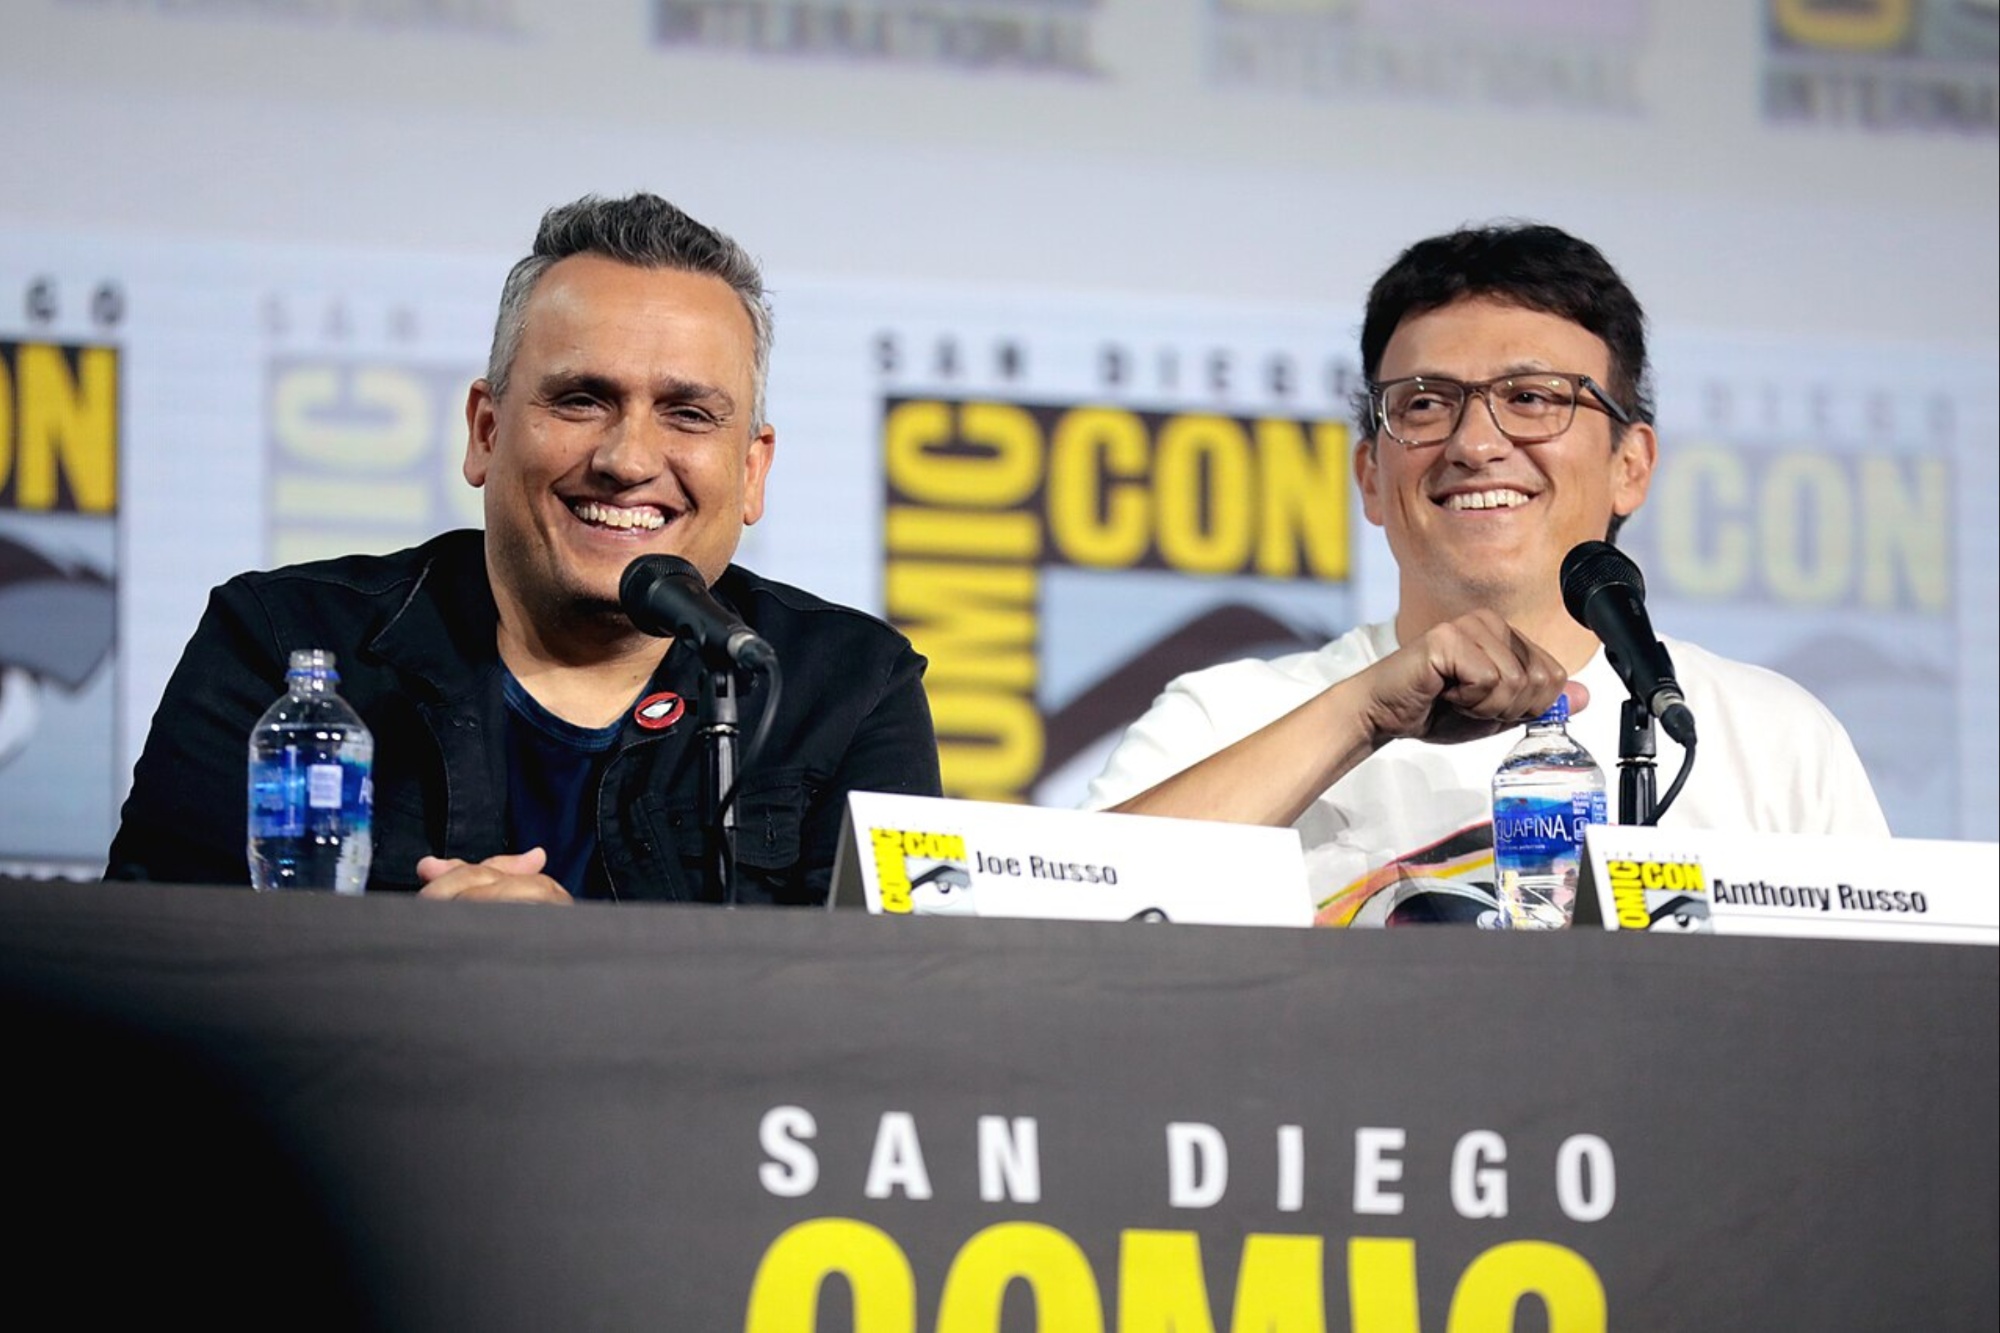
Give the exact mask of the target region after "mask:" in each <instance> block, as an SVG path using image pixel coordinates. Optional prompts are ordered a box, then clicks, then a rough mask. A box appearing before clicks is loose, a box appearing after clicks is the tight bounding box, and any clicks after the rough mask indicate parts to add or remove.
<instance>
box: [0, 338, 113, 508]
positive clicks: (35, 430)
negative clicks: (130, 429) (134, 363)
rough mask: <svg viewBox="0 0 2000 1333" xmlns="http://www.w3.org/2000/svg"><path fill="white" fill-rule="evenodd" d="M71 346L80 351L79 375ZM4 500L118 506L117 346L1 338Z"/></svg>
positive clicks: (0, 487) (0, 494) (0, 497)
mask: <svg viewBox="0 0 2000 1333" xmlns="http://www.w3.org/2000/svg"><path fill="white" fill-rule="evenodd" d="M67 351H74V352H75V354H76V373H75V374H74V375H72V374H71V373H70V365H69V358H68V357H66V356H65V355H64V353H65V352H67ZM9 360H11V361H12V363H13V374H12V376H11V380H12V383H11V384H10V383H9V379H10V376H9V375H8V373H7V363H8V361H9ZM63 483H67V491H68V499H69V503H68V504H64V503H63V495H64V489H65V488H64V485H63ZM0 504H4V507H8V508H14V509H23V510H34V511H46V510H53V509H55V508H57V507H58V506H59V505H60V506H61V507H62V508H64V509H71V508H73V509H74V510H75V511H76V512H79V513H85V514H108V513H111V512H112V511H113V510H114V509H116V508H117V505H118V354H117V352H116V351H115V350H113V349H112V348H109V347H78V348H64V347H58V346H56V345H54V344H51V343H20V344H0Z"/></svg>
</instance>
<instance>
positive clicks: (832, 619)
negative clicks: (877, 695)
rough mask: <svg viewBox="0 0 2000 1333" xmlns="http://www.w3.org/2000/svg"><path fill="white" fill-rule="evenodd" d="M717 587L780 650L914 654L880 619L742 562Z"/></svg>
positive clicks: (725, 575)
mask: <svg viewBox="0 0 2000 1333" xmlns="http://www.w3.org/2000/svg"><path fill="white" fill-rule="evenodd" d="M715 591H716V593H717V594H718V595H719V596H720V597H721V598H722V600H723V601H724V602H726V603H728V604H729V605H730V606H732V607H734V608H735V610H736V613H737V614H738V615H740V616H742V617H743V621H744V623H745V624H747V625H749V626H750V627H751V628H752V629H754V630H756V631H757V632H758V633H759V634H761V635H763V636H764V638H766V639H768V640H770V642H771V646H772V647H774V648H776V649H777V650H778V651H779V652H780V653H781V654H782V653H784V652H785V651H787V650H788V649H796V650H799V651H810V652H815V653H818V652H827V651H834V652H855V651H860V652H866V653H879V654H882V655H884V656H889V657H897V656H901V655H903V654H909V655H910V656H912V657H914V656H915V655H916V650H915V649H914V648H912V647H911V645H910V641H909V640H908V639H907V638H905V637H904V636H903V635H902V634H901V633H900V632H899V631H897V630H896V629H895V628H894V627H893V626H891V625H890V624H888V622H886V621H884V620H882V619H880V618H879V617H877V616H872V615H870V614H869V613H868V612H866V611H862V610H859V609H857V608H855V607H852V606H843V605H842V604H840V603H839V602H831V601H828V600H827V599H826V598H824V597H821V596H819V595H817V594H816V593H810V592H807V591H806V590H805V589H804V588H800V587H796V586H794V585H792V584H789V583H781V582H779V581H778V580H777V579H770V578H765V577H764V576H763V575H761V574H758V573H756V572H755V571H753V570H749V569H745V568H744V567H743V566H741V565H731V566H729V568H727V569H725V570H724V571H723V572H722V577H721V578H719V579H717V580H716V581H715Z"/></svg>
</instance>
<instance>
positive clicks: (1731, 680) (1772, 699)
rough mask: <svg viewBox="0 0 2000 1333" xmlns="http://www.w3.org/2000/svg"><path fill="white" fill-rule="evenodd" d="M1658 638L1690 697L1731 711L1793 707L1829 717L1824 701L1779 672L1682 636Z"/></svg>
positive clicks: (1829, 718) (1830, 715)
mask: <svg viewBox="0 0 2000 1333" xmlns="http://www.w3.org/2000/svg"><path fill="white" fill-rule="evenodd" d="M1660 642H1661V643H1663V644H1665V645H1666V648H1667V651H1668V652H1669V653H1670V654H1671V655H1672V656H1673V659H1674V670H1675V672H1676V674H1678V675H1679V677H1680V682H1681V687H1682V689H1684V690H1687V691H1689V692H1690V696H1689V697H1690V700H1691V701H1692V700H1693V698H1694V697H1695V694H1697V693H1698V694H1700V695H1702V696H1706V698H1705V699H1704V700H1703V701H1704V702H1709V701H1712V702H1714V703H1717V704H1720V705H1722V706H1723V707H1725V708H1727V709H1730V710H1731V711H1735V710H1752V711H1758V712H1768V711H1769V710H1772V709H1778V710H1788V709H1793V710H1800V711H1803V712H1808V713H1811V714H1813V715H1815V716H1824V717H1826V718H1827V719H1828V720H1832V716H1833V715H1832V714H1831V713H1830V712H1829V711H1828V710H1827V707H1826V705H1825V704H1823V703H1821V702H1820V701H1819V699H1818V698H1816V697H1815V696H1814V695H1813V693H1812V692H1811V691H1810V690H1808V689H1806V687H1805V686H1803V685H1801V684H1799V683H1798V682H1797V681H1795V680H1793V679H1792V678H1791V677H1790V676H1787V675H1784V674H1783V673H1782V672H1778V671H1773V670H1771V669H1770V668H1769V667H1762V666H1757V665H1755V664H1754V663H1750V662H1739V661H1737V660H1736V659H1735V658H1733V657H1724V656H1723V655H1722V654H1721V653H1718V652H1713V651H1711V650H1709V649H1707V648H1704V647H1702V646H1701V645H1700V644H1698V643H1690V642H1688V641H1687V640H1685V639H1673V638H1666V637H1662V638H1661V640H1660Z"/></svg>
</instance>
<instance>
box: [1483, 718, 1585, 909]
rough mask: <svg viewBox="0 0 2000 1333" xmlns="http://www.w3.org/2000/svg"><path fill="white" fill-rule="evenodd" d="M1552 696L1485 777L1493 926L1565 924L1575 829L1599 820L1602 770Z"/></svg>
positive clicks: (1574, 872) (1577, 864) (1570, 904)
mask: <svg viewBox="0 0 2000 1333" xmlns="http://www.w3.org/2000/svg"><path fill="white" fill-rule="evenodd" d="M1568 724H1569V700H1568V698H1567V697H1564V696H1560V695H1559V696H1557V698H1556V701H1555V703H1554V704H1553V705H1552V706H1551V707H1550V708H1549V710H1548V711H1547V712H1546V713H1543V714H1542V715H1541V716H1540V717H1538V718H1536V719H1535V720H1534V721H1533V722H1530V723H1529V724H1528V734H1527V735H1526V736H1524V737H1522V738H1521V743H1520V744H1519V745H1516V746H1515V747H1514V748H1513V749H1512V750H1510V751H1508V753H1507V757H1506V758H1505V759H1503V760H1501V761H1500V769H1499V771H1498V772H1496V773H1495V774H1494V775H1493V867H1494V869H1495V871H1497V872H1498V879H1499V884H1498V893H1499V898H1500V923H1501V924H1502V925H1503V926H1509V927H1513V928H1515V929H1529V930H1546V929H1552V928H1560V927H1563V926H1567V925H1568V924H1569V919H1570V913H1571V911H1572V910H1573V909H1574V907H1575V905H1576V891H1577V883H1578V881H1579V880H1580V879H1581V877H1582V869H1583V830H1584V827H1585V826H1586V825H1589V824H1602V823H1605V822H1606V820H1605V814H1604V770H1603V769H1601V768H1599V767H1598V766H1597V761H1596V760H1594V759H1592V758H1591V757H1590V751H1588V750H1586V749H1584V748H1583V747H1582V746H1581V745H1578V744H1577V743H1576V742H1575V741H1574V740H1572V739H1571V738H1570V734H1569V725H1568Z"/></svg>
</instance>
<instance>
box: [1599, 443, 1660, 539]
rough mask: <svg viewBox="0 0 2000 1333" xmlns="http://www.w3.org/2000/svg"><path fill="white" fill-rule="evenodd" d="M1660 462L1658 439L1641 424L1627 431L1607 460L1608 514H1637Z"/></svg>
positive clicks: (1622, 515)
mask: <svg viewBox="0 0 2000 1333" xmlns="http://www.w3.org/2000/svg"><path fill="white" fill-rule="evenodd" d="M1659 460H1660V437H1659V436H1658V435H1657V434H1656V433H1655V432H1654V430H1653V428H1652V427H1651V426H1649V425H1647V424H1646V423H1644V422H1640V423H1639V424H1637V425H1635V426H1632V427H1630V428H1628V429H1627V430H1626V432H1625V438H1624V439H1622V440H1620V441H1619V442H1618V449H1617V452H1615V453H1614V454H1612V456H1611V511H1612V512H1613V513H1615V514H1617V515H1618V516H1619V517H1621V518H1623V517H1627V516H1629V515H1631V514H1633V513H1635V512H1637V510H1638V508H1639V506H1640V505H1642V504H1644V503H1646V492H1647V491H1648V490H1650V489H1651V488H1652V485H1653V466H1654V464H1656V463H1658V462H1659Z"/></svg>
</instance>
